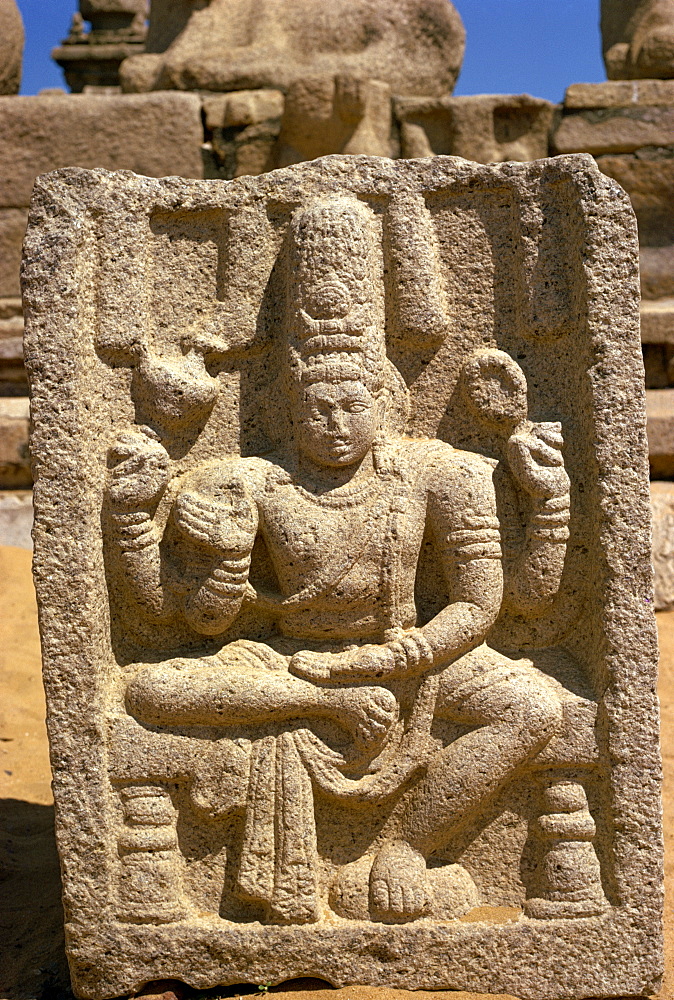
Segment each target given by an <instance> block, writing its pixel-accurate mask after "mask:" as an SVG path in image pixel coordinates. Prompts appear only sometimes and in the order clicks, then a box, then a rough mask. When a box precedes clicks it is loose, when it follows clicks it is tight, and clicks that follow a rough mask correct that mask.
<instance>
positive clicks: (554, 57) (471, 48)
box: [18, 0, 606, 101]
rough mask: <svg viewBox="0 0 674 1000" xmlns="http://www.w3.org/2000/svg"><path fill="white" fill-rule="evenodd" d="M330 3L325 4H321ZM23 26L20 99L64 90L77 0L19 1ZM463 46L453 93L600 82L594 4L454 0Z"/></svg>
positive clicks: (548, 90)
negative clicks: (63, 66) (57, 59)
mask: <svg viewBox="0 0 674 1000" xmlns="http://www.w3.org/2000/svg"><path fill="white" fill-rule="evenodd" d="M326 2H327V3H329V0H326ZM18 4H19V7H20V9H21V13H22V14H23V19H24V24H25V26H26V50H25V56H24V70H23V85H22V88H21V93H22V94H36V93H37V92H38V91H39V90H41V89H43V88H45V87H60V86H63V85H64V84H63V77H62V74H61V71H60V69H59V68H58V66H56V65H55V63H53V62H52V60H51V58H50V52H51V49H52V48H53V47H54V46H55V45H57V44H58V43H59V42H60V41H61V39H62V38H63V37H64V36H65V35H66V34H67V32H68V27H69V24H70V18H71V16H72V14H73V11H74V10H76V8H77V0H18ZM455 6H456V7H457V9H458V10H459V13H460V14H461V16H462V18H463V20H464V24H465V25H466V31H467V34H468V43H467V46H466V58H465V60H464V64H463V70H462V71H461V76H460V77H459V82H458V84H457V87H456V90H455V93H456V94H487V93H492V94H494V93H495V94H519V93H529V94H533V95H534V96H535V97H546V98H548V100H551V101H559V100H561V99H562V97H563V94H564V90H565V88H566V87H567V86H568V85H569V84H570V83H581V82H582V83H596V82H599V81H600V80H604V79H605V78H606V76H605V73H604V67H603V64H602V61H601V49H600V36H599V0H455Z"/></svg>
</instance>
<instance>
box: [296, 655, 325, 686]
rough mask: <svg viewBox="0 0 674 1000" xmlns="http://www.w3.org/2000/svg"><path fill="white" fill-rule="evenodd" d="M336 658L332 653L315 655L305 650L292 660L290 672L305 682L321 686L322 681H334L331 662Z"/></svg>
mask: <svg viewBox="0 0 674 1000" xmlns="http://www.w3.org/2000/svg"><path fill="white" fill-rule="evenodd" d="M334 658H335V656H334V654H332V653H314V652H312V651H311V650H304V649H303V650H301V652H299V653H295V655H294V656H293V657H292V659H291V660H290V672H291V673H293V674H295V676H297V677H302V678H303V679H304V680H307V681H313V682H314V683H315V684H320V682H321V681H329V680H332V666H331V663H330V661H331V660H332V659H334Z"/></svg>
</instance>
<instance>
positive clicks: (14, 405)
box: [0, 397, 32, 490]
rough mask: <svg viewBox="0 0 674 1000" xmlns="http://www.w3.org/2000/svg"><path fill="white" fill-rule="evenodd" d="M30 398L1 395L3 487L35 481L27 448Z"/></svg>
mask: <svg viewBox="0 0 674 1000" xmlns="http://www.w3.org/2000/svg"><path fill="white" fill-rule="evenodd" d="M29 416H30V413H29V402H28V399H27V398H26V397H24V398H21V397H18V398H16V399H6V398H0V490H7V489H10V490H11V489H22V488H25V487H28V486H30V485H31V483H32V478H31V474H30V457H29V452H28V423H29Z"/></svg>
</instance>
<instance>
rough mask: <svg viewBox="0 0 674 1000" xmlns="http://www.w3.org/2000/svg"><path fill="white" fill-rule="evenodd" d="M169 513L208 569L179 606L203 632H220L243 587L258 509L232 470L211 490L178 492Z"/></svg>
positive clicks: (232, 616) (237, 606) (231, 615)
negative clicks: (171, 513) (182, 604)
mask: <svg viewBox="0 0 674 1000" xmlns="http://www.w3.org/2000/svg"><path fill="white" fill-rule="evenodd" d="M173 518H174V521H175V524H176V526H177V527H178V529H179V531H181V532H182V533H183V535H184V536H186V538H187V539H188V541H189V542H190V543H191V544H192V545H193V546H194V547H195V548H196V550H197V552H196V553H195V555H197V557H198V562H199V563H200V564H202V565H203V563H204V562H205V563H206V566H207V569H206V573H205V575H204V576H203V578H202V580H201V582H200V583H199V584H198V585H197V587H196V589H195V590H194V592H193V593H191V594H190V595H189V596H188V597H187V599H186V601H185V605H184V608H183V614H184V617H185V619H186V621H187V622H188V624H189V625H191V627H192V628H193V629H194V630H195V631H196V632H199V633H201V634H202V635H219V634H220V633H221V632H224V630H225V629H226V628H227V626H228V625H230V624H231V622H232V621H234V619H235V618H236V616H237V615H238V613H239V611H240V610H241V605H242V603H243V599H244V596H245V592H246V587H247V584H248V573H249V570H250V559H251V554H252V551H253V545H254V542H255V536H256V534H257V528H258V511H257V505H256V503H255V501H254V500H253V499H252V497H251V496H250V493H249V491H248V489H247V488H246V485H245V482H244V480H243V478H241V477H239V476H237V475H232V476H230V477H227V478H226V479H225V481H223V482H219V483H217V486H216V487H215V489H214V490H211V489H208V488H207V489H205V490H199V489H192V490H188V491H186V492H184V493H182V494H181V495H180V496H179V497H178V499H177V501H176V504H175V507H174V510H173Z"/></svg>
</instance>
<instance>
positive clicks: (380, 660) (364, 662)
mask: <svg viewBox="0 0 674 1000" xmlns="http://www.w3.org/2000/svg"><path fill="white" fill-rule="evenodd" d="M396 668H397V661H396V657H395V655H394V652H393V651H392V650H391V649H390V648H389V647H388V646H378V645H374V644H373V645H365V646H359V647H357V648H355V649H353V650H349V651H348V652H346V653H314V652H312V651H310V650H302V651H301V652H300V653H295V655H294V656H293V658H292V660H291V661H290V669H291V671H292V672H293V673H294V674H296V675H297V676H298V677H303V678H304V679H305V680H309V681H314V682H315V683H320V682H321V681H349V680H351V681H353V680H378V679H380V678H382V677H386V676H388V675H390V674H392V673H393V672H394V671H395V670H396Z"/></svg>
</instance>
